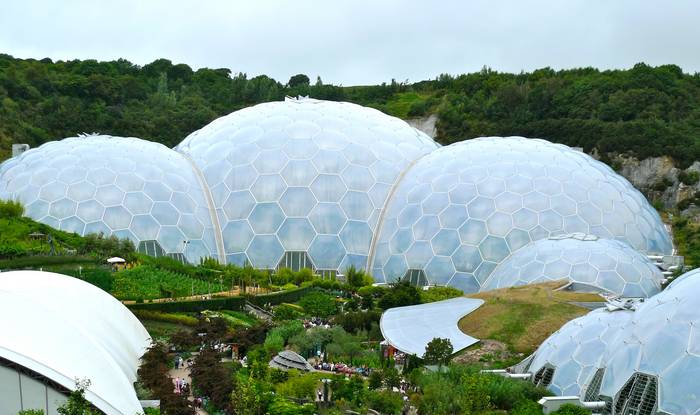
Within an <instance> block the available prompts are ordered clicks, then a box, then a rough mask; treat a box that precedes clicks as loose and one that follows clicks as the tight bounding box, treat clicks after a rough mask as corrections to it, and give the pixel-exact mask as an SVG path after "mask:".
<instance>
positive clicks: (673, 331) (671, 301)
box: [586, 271, 700, 415]
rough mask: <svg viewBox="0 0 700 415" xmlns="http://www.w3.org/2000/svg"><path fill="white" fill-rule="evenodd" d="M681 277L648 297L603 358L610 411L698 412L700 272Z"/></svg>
mask: <svg viewBox="0 0 700 415" xmlns="http://www.w3.org/2000/svg"><path fill="white" fill-rule="evenodd" d="M696 274H697V271H695V272H693V275H689V276H686V277H685V278H681V279H678V280H677V281H676V282H675V283H674V284H672V286H670V287H667V289H666V290H664V291H662V292H661V293H659V294H657V295H655V296H653V297H651V298H649V299H647V300H646V301H645V302H644V303H643V304H642V305H641V306H639V307H638V309H637V311H635V312H634V314H633V316H632V318H631V319H630V321H629V322H628V323H627V324H625V325H624V326H623V327H622V328H621V329H620V331H621V334H620V336H619V337H618V338H617V339H616V340H615V341H614V342H612V343H611V344H610V345H609V347H608V349H607V352H606V354H605V356H604V357H603V359H602V362H601V364H600V367H601V369H602V371H601V372H602V378H601V383H600V386H599V394H596V393H595V392H597V391H598V390H595V389H594V390H592V391H591V393H590V394H589V393H588V392H587V393H586V394H587V395H592V396H595V395H599V396H598V399H597V400H599V399H602V400H605V401H607V402H608V405H609V406H608V408H607V410H608V411H609V413H615V414H622V413H638V414H640V415H647V414H654V413H669V414H696V413H698V412H700V394H699V393H698V391H700V336H698V327H700V310H699V309H698V298H700V278H698V276H697V275H696Z"/></svg>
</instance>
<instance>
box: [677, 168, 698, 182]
mask: <svg viewBox="0 0 700 415" xmlns="http://www.w3.org/2000/svg"><path fill="white" fill-rule="evenodd" d="M678 180H680V181H681V183H683V184H685V185H688V186H692V185H694V184H697V182H698V181H700V173H698V172H697V171H695V170H690V171H681V172H680V173H678Z"/></svg>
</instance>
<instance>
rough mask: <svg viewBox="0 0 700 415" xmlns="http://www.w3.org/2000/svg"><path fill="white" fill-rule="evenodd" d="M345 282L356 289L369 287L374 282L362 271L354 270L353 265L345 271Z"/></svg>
mask: <svg viewBox="0 0 700 415" xmlns="http://www.w3.org/2000/svg"><path fill="white" fill-rule="evenodd" d="M345 280H346V281H347V283H348V285H350V286H351V287H353V288H355V289H357V288H360V287H364V286H371V285H372V283H373V282H374V280H373V279H372V277H371V276H369V275H367V274H366V273H365V271H364V270H362V269H357V268H355V266H354V265H350V267H349V268H348V269H346V270H345Z"/></svg>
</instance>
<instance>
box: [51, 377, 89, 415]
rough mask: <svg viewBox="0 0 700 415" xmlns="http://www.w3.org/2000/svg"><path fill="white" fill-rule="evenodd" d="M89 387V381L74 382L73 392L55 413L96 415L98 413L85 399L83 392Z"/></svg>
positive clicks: (63, 414) (62, 414)
mask: <svg viewBox="0 0 700 415" xmlns="http://www.w3.org/2000/svg"><path fill="white" fill-rule="evenodd" d="M89 387H90V380H88V379H83V380H77V381H76V382H75V390H73V391H71V393H70V394H68V399H67V400H66V402H65V403H64V404H63V405H61V406H59V407H58V409H57V411H58V413H59V414H61V415H97V414H99V413H100V412H99V411H98V410H96V409H95V408H93V406H92V404H91V403H90V401H88V400H87V399H86V398H85V391H86V390H87V389H88V388H89Z"/></svg>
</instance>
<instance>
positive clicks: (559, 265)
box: [481, 233, 663, 298]
mask: <svg viewBox="0 0 700 415" xmlns="http://www.w3.org/2000/svg"><path fill="white" fill-rule="evenodd" d="M564 279H567V280H569V281H570V282H571V284H572V288H573V289H574V290H576V291H585V292H591V291H592V292H607V293H611V294H615V295H620V296H623V297H643V298H646V297H650V296H652V295H654V294H656V293H658V292H659V291H660V290H661V280H662V279H663V274H662V273H661V271H660V270H659V269H658V268H657V267H656V266H655V265H654V264H653V263H652V262H651V261H650V260H649V259H648V258H647V257H646V256H644V255H643V254H641V253H639V252H638V251H636V250H634V249H632V247H630V246H629V245H627V244H626V243H624V242H620V241H617V240H612V239H601V238H598V237H596V236H594V235H586V234H583V233H574V234H568V235H561V236H553V237H550V238H548V239H542V240H539V241H536V242H533V243H530V244H529V245H527V246H525V247H523V248H521V249H519V250H518V251H516V252H515V253H513V254H512V255H510V256H509V257H508V258H506V259H505V260H504V261H503V262H502V263H501V264H500V265H498V266H497V267H496V269H495V270H494V272H493V273H492V274H491V276H490V277H489V279H488V280H487V281H486V282H485V283H484V286H483V288H482V289H481V290H482V291H487V290H493V289H497V288H505V287H514V286H519V285H525V284H536V283H540V282H546V281H557V280H564Z"/></svg>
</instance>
